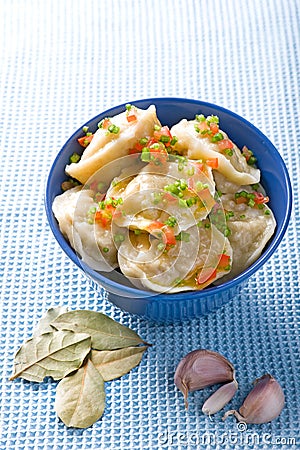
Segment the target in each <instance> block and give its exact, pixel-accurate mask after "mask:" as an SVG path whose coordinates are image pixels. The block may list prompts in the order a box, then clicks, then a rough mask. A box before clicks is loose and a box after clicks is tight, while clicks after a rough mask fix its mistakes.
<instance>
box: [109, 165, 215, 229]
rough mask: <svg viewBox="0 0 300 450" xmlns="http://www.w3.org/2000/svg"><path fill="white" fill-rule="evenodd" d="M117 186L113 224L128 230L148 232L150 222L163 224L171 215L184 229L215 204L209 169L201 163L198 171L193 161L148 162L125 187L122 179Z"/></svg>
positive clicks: (196, 221) (204, 214) (197, 220)
mask: <svg viewBox="0 0 300 450" xmlns="http://www.w3.org/2000/svg"><path fill="white" fill-rule="evenodd" d="M125 183H126V182H125ZM120 186H121V187H120V190H121V191H122V194H121V195H122V199H123V203H122V205H121V207H120V213H119V214H118V216H117V217H116V219H115V223H116V224H117V225H118V226H120V227H129V228H130V229H142V230H148V231H150V232H151V230H153V222H154V221H156V222H157V221H159V222H160V223H165V222H166V221H167V220H168V219H169V217H172V218H175V222H176V226H177V224H178V226H179V228H180V229H181V230H185V229H187V228H190V227H191V226H193V225H195V224H197V223H198V222H199V221H200V220H202V219H204V218H206V217H207V215H208V214H209V212H210V211H211V209H212V207H213V205H214V204H215V200H214V193H215V183H214V180H213V177H212V170H211V168H209V167H207V166H205V165H203V164H202V165H201V170H199V168H198V167H197V164H196V163H193V162H192V163H190V162H187V163H186V165H185V166H184V167H181V165H179V164H178V163H176V162H166V163H164V164H162V165H161V166H155V165H151V164H148V165H147V166H146V167H144V168H143V169H142V170H141V171H140V172H139V174H138V175H137V176H136V177H134V178H133V179H132V180H130V182H129V183H128V184H126V187H125V188H124V182H123V184H122V183H121V185H120ZM110 192H113V193H114V190H112V191H110ZM115 195H116V196H117V197H118V195H119V194H118V193H116V192H115ZM154 229H155V228H154Z"/></svg>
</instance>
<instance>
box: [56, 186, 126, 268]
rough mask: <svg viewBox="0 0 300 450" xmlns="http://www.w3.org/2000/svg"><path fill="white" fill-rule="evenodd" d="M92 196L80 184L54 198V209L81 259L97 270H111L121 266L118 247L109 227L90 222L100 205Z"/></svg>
mask: <svg viewBox="0 0 300 450" xmlns="http://www.w3.org/2000/svg"><path fill="white" fill-rule="evenodd" d="M93 196H94V192H93V191H92V190H87V189H82V187H81V186H77V187H75V188H73V189H69V190H68V191H66V192H64V193H63V194H61V195H58V196H57V197H55V199H54V202H53V205H52V210H53V213H54V215H55V217H56V219H57V221H58V224H59V228H60V230H61V232H62V233H63V235H64V236H65V237H66V238H67V239H68V241H69V242H70V244H71V246H72V248H73V249H74V250H75V251H76V252H77V253H78V254H79V255H80V257H81V259H82V261H83V262H84V263H86V264H87V265H88V266H90V267H91V268H92V269H94V270H98V271H103V272H110V271H112V270H113V269H114V268H116V267H117V266H118V263H117V250H116V247H115V244H114V242H113V237H112V233H111V230H110V228H108V229H106V228H103V227H101V226H100V225H99V224H97V223H96V222H94V221H92V222H91V221H89V211H91V210H92V209H96V208H97V203H95V202H94V199H93ZM90 222H91V223H90ZM103 249H105V251H103Z"/></svg>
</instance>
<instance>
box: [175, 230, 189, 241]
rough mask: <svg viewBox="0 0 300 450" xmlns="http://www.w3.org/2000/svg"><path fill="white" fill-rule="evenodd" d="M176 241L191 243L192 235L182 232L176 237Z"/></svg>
mask: <svg viewBox="0 0 300 450" xmlns="http://www.w3.org/2000/svg"><path fill="white" fill-rule="evenodd" d="M175 239H176V241H183V242H190V233H187V232H186V231H181V232H180V233H179V234H177V236H175Z"/></svg>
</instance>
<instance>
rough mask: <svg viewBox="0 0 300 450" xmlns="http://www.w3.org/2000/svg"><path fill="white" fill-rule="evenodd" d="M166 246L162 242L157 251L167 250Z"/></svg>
mask: <svg viewBox="0 0 300 450" xmlns="http://www.w3.org/2000/svg"><path fill="white" fill-rule="evenodd" d="M165 247H166V246H165V244H164V243H163V242H160V243H159V244H158V245H157V250H164V249H165Z"/></svg>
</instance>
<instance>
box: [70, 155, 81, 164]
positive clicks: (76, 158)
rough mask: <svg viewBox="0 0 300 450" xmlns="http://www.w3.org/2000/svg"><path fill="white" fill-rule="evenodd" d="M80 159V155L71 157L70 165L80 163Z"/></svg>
mask: <svg viewBox="0 0 300 450" xmlns="http://www.w3.org/2000/svg"><path fill="white" fill-rule="evenodd" d="M80 158H81V156H80V155H78V153H75V152H74V153H73V154H72V155H71V156H70V163H75V164H76V163H78V161H79V160H80Z"/></svg>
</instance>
